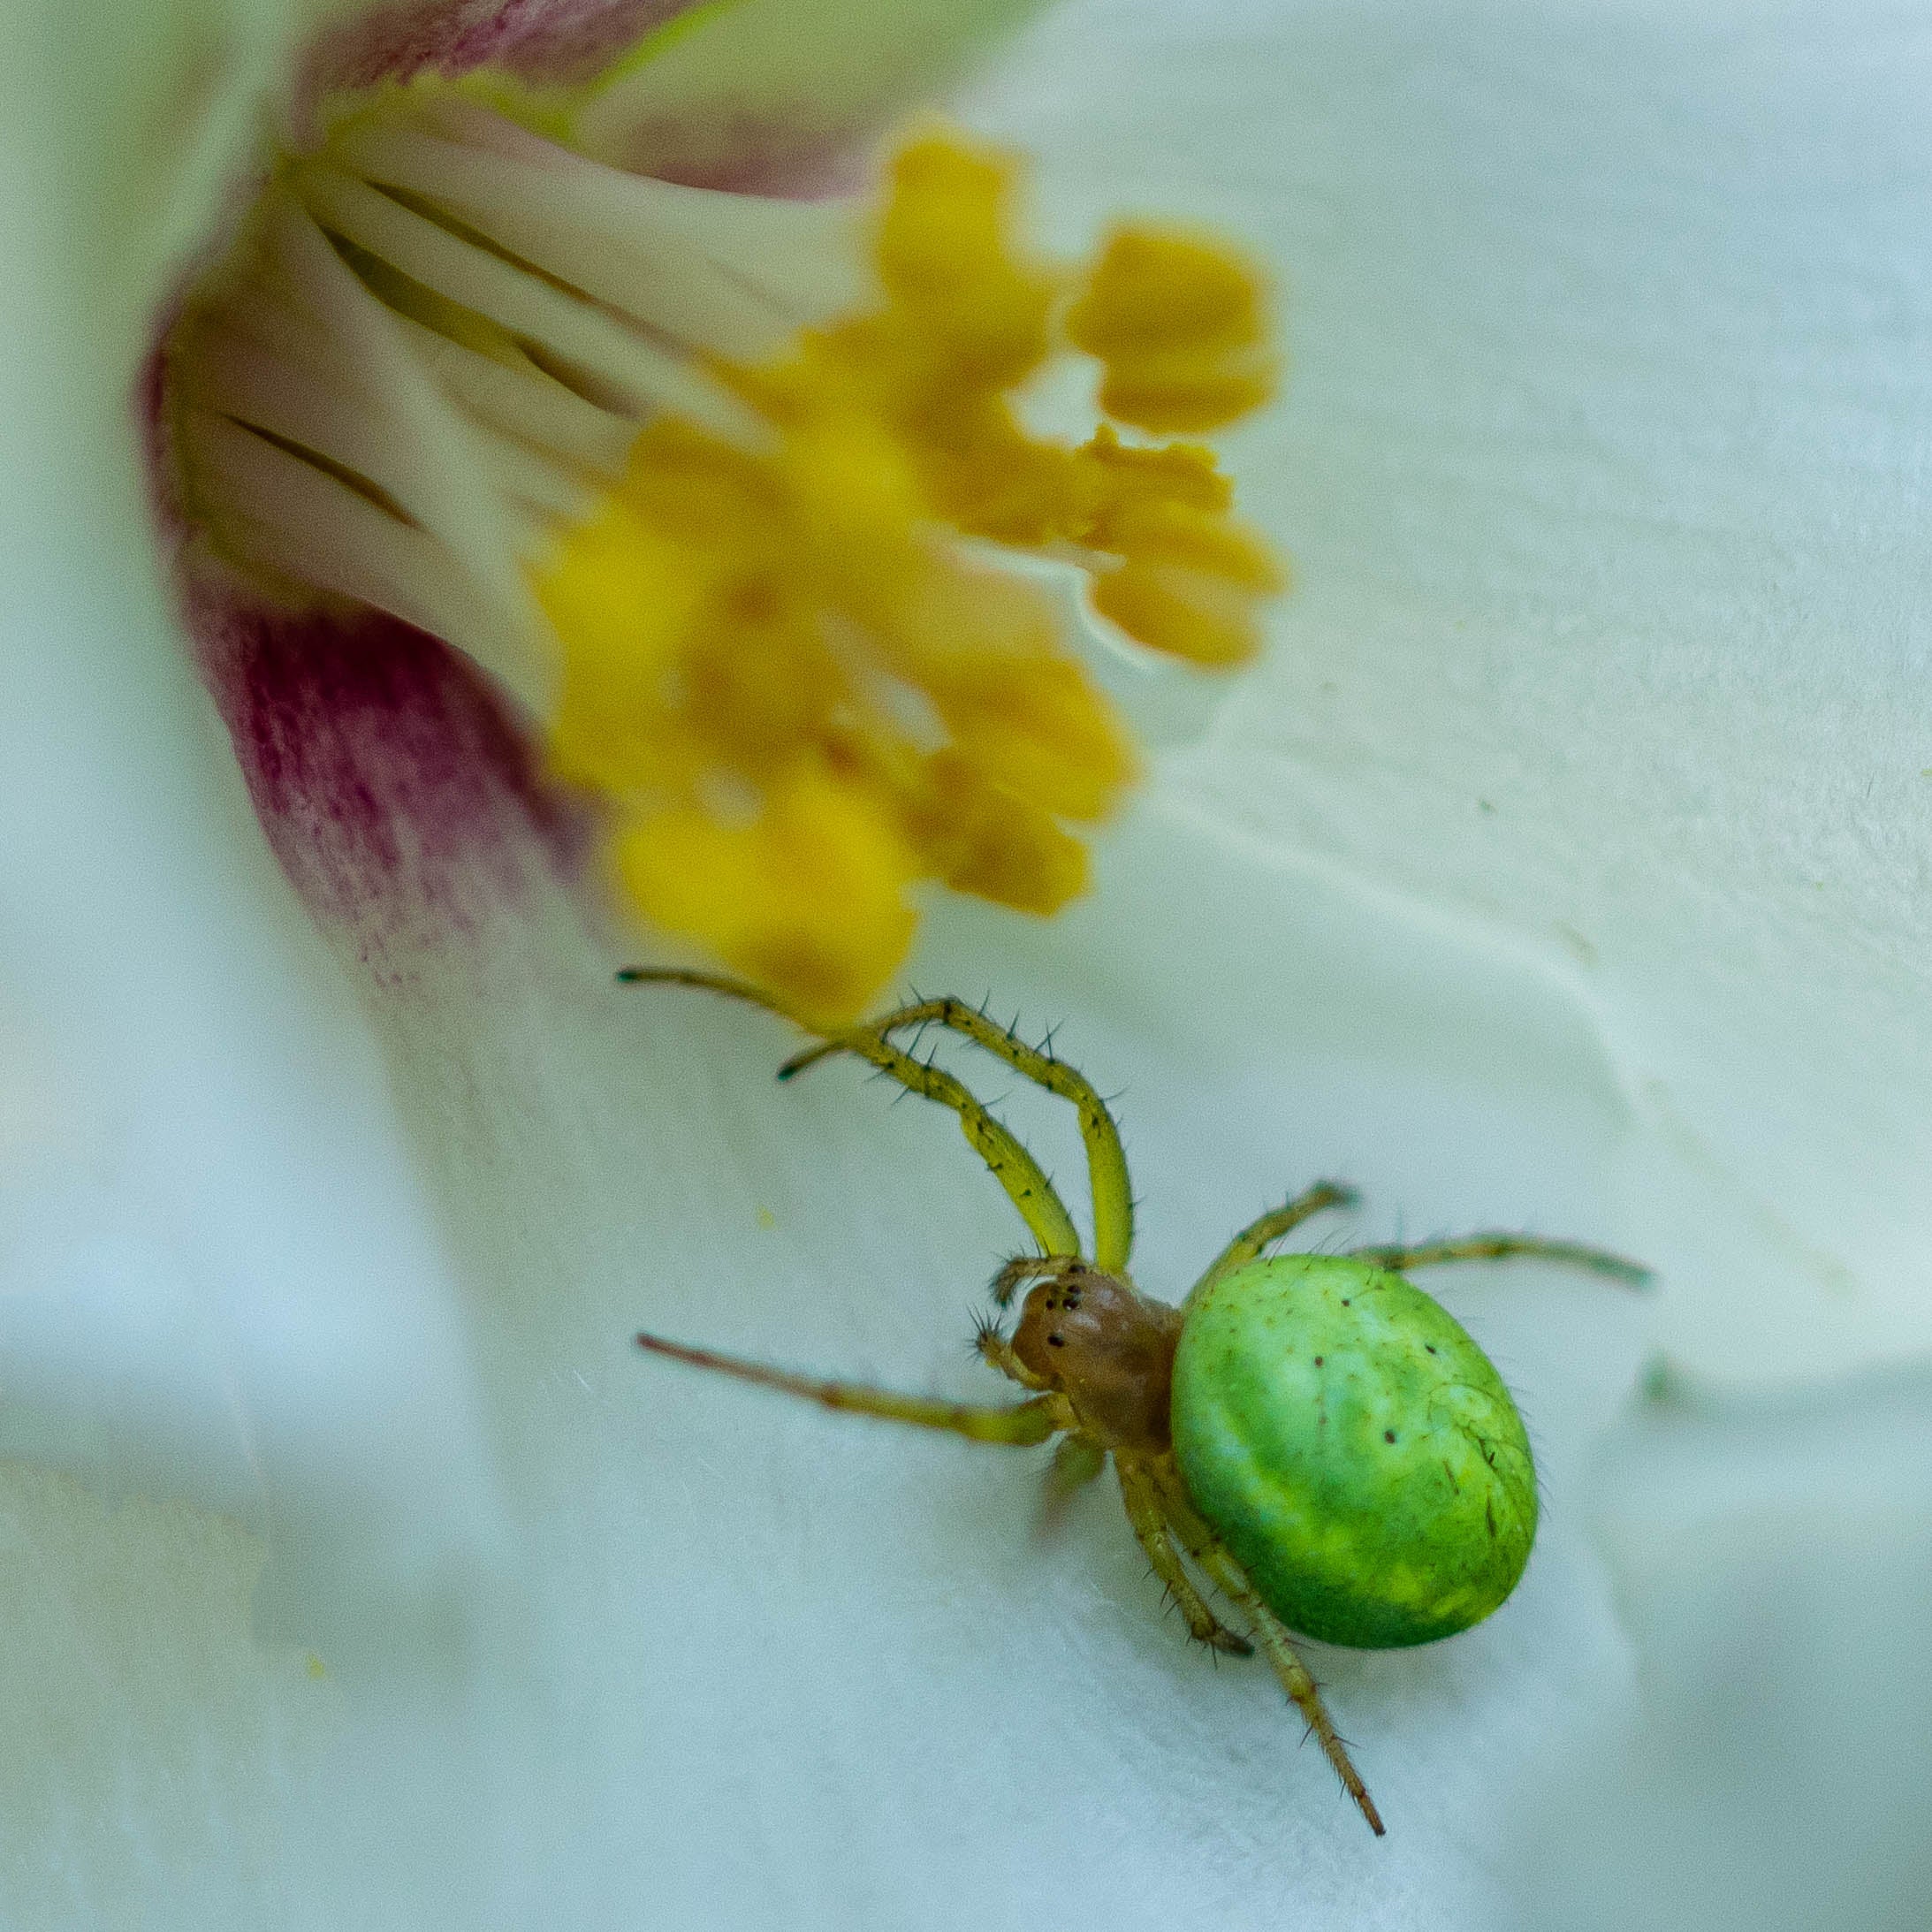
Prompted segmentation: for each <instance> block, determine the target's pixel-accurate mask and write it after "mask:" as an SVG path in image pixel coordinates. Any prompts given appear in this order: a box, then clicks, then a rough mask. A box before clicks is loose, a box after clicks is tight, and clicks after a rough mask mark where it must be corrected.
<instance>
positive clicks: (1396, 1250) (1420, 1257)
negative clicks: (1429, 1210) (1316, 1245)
mask: <svg viewBox="0 0 1932 1932" xmlns="http://www.w3.org/2000/svg"><path fill="white" fill-rule="evenodd" d="M1518 1256H1523V1257H1529V1258H1533V1259H1538V1260H1542V1261H1558V1262H1561V1263H1562V1264H1563V1266H1565V1267H1573V1268H1586V1269H1587V1270H1588V1271H1589V1272H1590V1273H1591V1274H1607V1275H1609V1277H1610V1279H1611V1280H1613V1281H1617V1282H1629V1283H1630V1284H1631V1286H1632V1287H1633V1288H1640V1287H1642V1286H1643V1284H1644V1283H1645V1282H1647V1281H1648V1280H1649V1279H1650V1270H1649V1269H1648V1268H1647V1267H1645V1266H1642V1265H1641V1264H1640V1263H1639V1262H1636V1261H1626V1260H1625V1259H1624V1257H1623V1256H1622V1255H1620V1254H1612V1253H1611V1252H1610V1251H1609V1249H1607V1248H1593V1247H1590V1246H1588V1245H1587V1244H1585V1243H1583V1242H1580V1241H1545V1240H1543V1239H1541V1238H1540V1236H1536V1235H1505V1234H1481V1235H1464V1236H1462V1237H1461V1238H1460V1239H1458V1240H1456V1241H1423V1242H1417V1243H1414V1244H1411V1245H1409V1246H1406V1247H1387V1248H1350V1250H1349V1258H1350V1260H1354V1261H1373V1263H1374V1264H1375V1265H1376V1266H1377V1267H1383V1268H1388V1270H1389V1271H1390V1272H1391V1273H1393V1274H1400V1273H1401V1272H1402V1270H1403V1269H1404V1268H1422V1267H1433V1266H1439V1265H1441V1263H1443V1262H1445V1261H1507V1260H1510V1259H1515V1258H1517V1257H1518Z"/></svg>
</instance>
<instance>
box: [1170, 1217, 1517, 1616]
mask: <svg viewBox="0 0 1932 1932" xmlns="http://www.w3.org/2000/svg"><path fill="white" fill-rule="evenodd" d="M1173 1425H1174V1449H1175V1458H1176V1460H1177V1461H1178V1463H1179V1464H1180V1469H1181V1474H1182V1477H1183V1480H1184V1481H1185V1482H1186V1484H1187V1487H1188V1491H1189V1494H1190V1495H1191V1496H1192V1498H1193V1500H1194V1504H1195V1507H1196V1508H1197V1509H1198V1510H1199V1511H1200V1512H1201V1514H1202V1516H1203V1517H1206V1519H1207V1522H1208V1523H1209V1525H1211V1526H1212V1527H1213V1529H1214V1530H1215V1531H1216V1532H1217V1533H1219V1534H1220V1536H1221V1540H1223V1541H1224V1542H1225V1543H1226V1544H1227V1545H1228V1548H1230V1549H1231V1550H1232V1551H1233V1552H1234V1554H1235V1555H1236V1557H1238V1558H1239V1559H1240V1562H1241V1564H1242V1567H1243V1568H1244V1570H1246V1571H1247V1572H1248V1574H1249V1576H1250V1577H1251V1578H1252V1579H1253V1582H1254V1585H1255V1587H1256V1588H1257V1589H1258V1590H1259V1592H1260V1593H1261V1594H1262V1596H1263V1597H1264V1598H1265V1599H1266V1601H1267V1603H1268V1605H1269V1607H1270V1608H1271V1609H1273V1610H1274V1613H1275V1614H1276V1615H1277V1616H1280V1617H1281V1619H1282V1622H1283V1623H1285V1624H1288V1625H1289V1628H1290V1629H1292V1630H1298V1631H1302V1632H1306V1634H1307V1635H1309V1636H1311V1637H1317V1638H1320V1639H1322V1640H1323V1641H1325V1642H1327V1643H1333V1644H1350V1645H1353V1646H1356V1647H1358V1648H1362V1649H1370V1650H1384V1649H1391V1648H1394V1647H1397V1646H1400V1645H1404V1644H1424V1643H1427V1642H1429V1641H1430V1640H1431V1639H1434V1638H1437V1637H1448V1636H1451V1635H1453V1634H1454V1633H1455V1632H1457V1631H1459V1630H1467V1629H1468V1628H1469V1626H1470V1625H1471V1624H1477V1623H1480V1622H1481V1620H1482V1619H1483V1618H1484V1617H1486V1616H1488V1615H1489V1613H1490V1612H1491V1611H1492V1610H1493V1609H1495V1608H1496V1606H1497V1605H1498V1604H1499V1603H1501V1602H1502V1600H1503V1599H1504V1598H1505V1597H1506V1596H1508V1595H1509V1594H1510V1591H1511V1590H1513V1589H1514V1588H1515V1587H1516V1583H1517V1578H1519V1577H1520V1576H1521V1575H1522V1574H1523V1566H1524V1565H1525V1563H1527V1562H1528V1561H1529V1555H1530V1544H1531V1543H1532V1541H1533V1540H1534V1538H1535V1535H1536V1475H1535V1471H1534V1468H1533V1464H1532V1463H1531V1460H1530V1445H1529V1440H1528V1438H1527V1437H1526V1436H1525V1434H1524V1430H1523V1421H1522V1418H1521V1417H1520V1416H1518V1415H1517V1410H1516V1403H1514V1402H1513V1401H1511V1400H1510V1392H1509V1390H1508V1389H1507V1388H1504V1387H1503V1385H1502V1377H1501V1376H1500V1375H1498V1374H1497V1373H1496V1372H1495V1369H1494V1368H1493V1367H1492V1366H1491V1365H1490V1363H1489V1358H1487V1356H1486V1355H1484V1353H1483V1352H1482V1350H1480V1349H1479V1348H1478V1347H1477V1346H1476V1344H1475V1343H1474V1342H1472V1340H1471V1339H1470V1337H1469V1335H1468V1334H1467V1332H1466V1331H1465V1330H1464V1328H1463V1327H1462V1326H1461V1324H1460V1323H1458V1322H1457V1320H1455V1319H1454V1318H1453V1317H1452V1316H1451V1315H1450V1314H1449V1312H1447V1311H1446V1310H1445V1309H1444V1308H1442V1307H1441V1304H1438V1303H1436V1302H1434V1301H1432V1300H1431V1299H1430V1297H1428V1296H1426V1295H1425V1294H1424V1293H1423V1292H1422V1291H1421V1290H1420V1289H1418V1288H1415V1287H1413V1286H1412V1285H1411V1283H1410V1282H1406V1281H1404V1280H1403V1277H1402V1276H1401V1275H1399V1274H1388V1272H1387V1271H1386V1270H1384V1269H1381V1268H1378V1267H1375V1266H1372V1265H1371V1264H1369V1263H1367V1262H1365V1261H1351V1260H1349V1259H1346V1258H1344V1257H1330V1256H1325V1255H1306V1254H1297V1255H1283V1256H1282V1257H1280V1258H1278V1259H1274V1260H1271V1261H1253V1262H1250V1263H1249V1264H1248V1265H1247V1266H1245V1267H1241V1268H1237V1269H1236V1270H1235V1271H1234V1272H1233V1273H1232V1274H1227V1275H1224V1276H1223V1277H1222V1278H1221V1280H1220V1281H1218V1282H1213V1284H1212V1285H1211V1286H1210V1287H1208V1288H1207V1289H1205V1290H1204V1291H1203V1292H1202V1293H1201V1294H1200V1295H1199V1296H1198V1297H1197V1298H1196V1299H1195V1300H1194V1301H1192V1302H1191V1303H1190V1304H1189V1307H1188V1311H1187V1320H1186V1322H1185V1324H1184V1325H1183V1327H1182V1330H1181V1340H1180V1345H1179V1349H1178V1350H1177V1352H1176V1354H1175V1363H1174V1397H1173Z"/></svg>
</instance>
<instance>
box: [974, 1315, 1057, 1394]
mask: <svg viewBox="0 0 1932 1932" xmlns="http://www.w3.org/2000/svg"><path fill="white" fill-rule="evenodd" d="M973 1353H974V1354H975V1355H977V1357H978V1358H979V1359H980V1360H981V1361H982V1362H984V1363H985V1365H986V1366H987V1367H988V1368H996V1369H998V1370H999V1371H1000V1373H1001V1374H1002V1375H1005V1376H1008V1377H1010V1378H1011V1380H1013V1381H1016V1382H1017V1383H1018V1384H1019V1385H1020V1387H1021V1388H1035V1389H1038V1388H1052V1387H1053V1384H1052V1383H1051V1382H1050V1381H1047V1380H1046V1377H1045V1376H1044V1375H1036V1374H1035V1373H1033V1371H1032V1370H1031V1369H1030V1368H1029V1367H1028V1366H1027V1365H1026V1364H1025V1363H1024V1362H1023V1361H1022V1360H1021V1359H1020V1358H1019V1353H1018V1351H1017V1350H1015V1348H1014V1346H1013V1343H1012V1342H1011V1341H1010V1340H1009V1339H1008V1336H1007V1335H1005V1334H1003V1333H1002V1332H1001V1330H1000V1325H999V1324H998V1323H997V1322H995V1321H990V1320H982V1321H981V1322H980V1324H979V1326H978V1327H977V1329H976V1330H975V1331H974V1335H973Z"/></svg>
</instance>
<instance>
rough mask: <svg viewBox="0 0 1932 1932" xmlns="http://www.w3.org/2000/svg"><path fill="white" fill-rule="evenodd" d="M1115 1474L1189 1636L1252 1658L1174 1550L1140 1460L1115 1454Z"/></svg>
mask: <svg viewBox="0 0 1932 1932" xmlns="http://www.w3.org/2000/svg"><path fill="white" fill-rule="evenodd" d="M1114 1474H1115V1475H1116V1476H1118V1477H1119V1478H1120V1484H1121V1501H1122V1502H1123V1503H1125V1504H1126V1506H1127V1520H1128V1521H1129V1522H1130V1524H1132V1525H1133V1526H1134V1534H1135V1535H1136V1536H1137V1538H1138V1539H1139V1540H1140V1547H1141V1548H1143V1549H1144V1550H1145V1551H1146V1552H1147V1561H1148V1562H1149V1563H1152V1565H1153V1566H1154V1574H1155V1575H1156V1576H1157V1577H1159V1578H1160V1580H1161V1582H1162V1583H1164V1584H1166V1585H1167V1586H1168V1594H1169V1595H1170V1596H1171V1597H1172V1598H1173V1599H1174V1601H1175V1603H1176V1604H1177V1605H1178V1606H1179V1607H1180V1611H1181V1615H1182V1616H1183V1617H1184V1618H1185V1619H1186V1621H1187V1627H1188V1634H1189V1635H1190V1637H1192V1638H1194V1639H1196V1640H1197V1641H1198V1642H1199V1643H1204V1644H1206V1645H1208V1646H1209V1647H1211V1648H1213V1649H1215V1650H1224V1651H1226V1652H1228V1654H1229V1655H1230V1656H1236V1657H1246V1656H1251V1655H1252V1654H1253V1653H1254V1646H1253V1645H1252V1644H1251V1643H1250V1642H1249V1641H1248V1639H1246V1638H1245V1637H1243V1636H1241V1635H1240V1634H1239V1633H1238V1632H1235V1631H1231V1630H1229V1629H1228V1626H1227V1625H1226V1624H1223V1623H1222V1622H1221V1619H1220V1617H1218V1616H1215V1615H1214V1612H1213V1609H1211V1608H1210V1607H1209V1604H1208V1602H1207V1600H1206V1598H1205V1597H1204V1596H1203V1595H1202V1594H1201V1593H1200V1591H1199V1590H1198V1588H1197V1587H1196V1586H1195V1583H1194V1579H1193V1578H1191V1577H1190V1576H1189V1575H1188V1573H1187V1568H1186V1565H1185V1564H1183V1563H1182V1561H1181V1553H1180V1551H1179V1550H1178V1549H1176V1548H1175V1545H1174V1538H1173V1536H1172V1534H1171V1533H1169V1531H1168V1522H1167V1518H1166V1517H1164V1516H1163V1515H1162V1514H1161V1510H1160V1500H1159V1497H1158V1495H1157V1494H1156V1491H1155V1489H1154V1486H1153V1485H1152V1483H1151V1482H1150V1481H1149V1480H1148V1479H1147V1476H1146V1474H1145V1472H1144V1471H1143V1470H1142V1469H1141V1468H1140V1466H1139V1464H1138V1463H1137V1459H1136V1458H1135V1457H1131V1456H1122V1455H1120V1454H1119V1453H1117V1452H1116V1454H1115V1455H1114Z"/></svg>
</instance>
